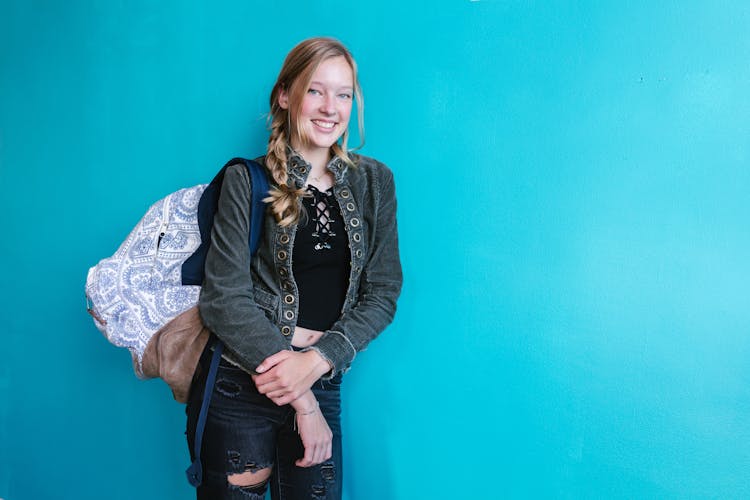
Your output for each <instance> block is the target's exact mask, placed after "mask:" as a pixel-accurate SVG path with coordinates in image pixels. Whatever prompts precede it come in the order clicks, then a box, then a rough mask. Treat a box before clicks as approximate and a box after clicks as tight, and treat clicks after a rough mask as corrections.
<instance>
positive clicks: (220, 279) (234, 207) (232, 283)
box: [199, 165, 288, 371]
mask: <svg viewBox="0 0 750 500" xmlns="http://www.w3.org/2000/svg"><path fill="white" fill-rule="evenodd" d="M250 196H251V190H250V176H249V174H248V173H247V170H246V168H245V166H244V165H233V166H231V167H229V168H228V169H227V171H226V173H225V176H224V182H223V184H222V187H221V195H220V197H219V206H218V210H217V212H216V215H215V217H214V224H213V228H212V230H211V246H210V247H209V249H208V253H207V255H206V265H205V279H204V281H203V287H202V288H201V294H200V300H199V309H200V313H201V318H202V319H203V323H204V324H205V325H206V327H207V328H208V329H209V330H211V331H212V332H214V333H215V334H216V336H217V337H219V339H220V340H221V341H222V342H224V345H225V346H226V348H227V350H228V351H229V352H230V353H231V354H232V355H233V356H234V357H235V358H236V361H237V362H239V363H240V365H241V366H242V367H243V368H244V369H245V370H248V371H254V370H255V369H256V367H257V366H258V365H259V364H260V363H261V361H263V360H264V359H265V358H267V357H268V356H270V355H272V354H275V353H277V352H279V351H283V350H285V349H288V345H287V344H286V342H285V341H284V339H283V338H282V337H281V334H280V333H279V331H278V328H276V326H275V325H274V324H273V323H272V322H271V321H269V320H268V318H267V317H266V315H265V313H264V312H263V311H262V310H261V309H260V308H259V307H258V306H257V305H256V303H255V299H254V296H253V281H252V276H251V273H250V261H251V255H250V248H249V246H248V233H249V230H250V228H249V221H250V207H251V203H250V201H251V200H250Z"/></svg>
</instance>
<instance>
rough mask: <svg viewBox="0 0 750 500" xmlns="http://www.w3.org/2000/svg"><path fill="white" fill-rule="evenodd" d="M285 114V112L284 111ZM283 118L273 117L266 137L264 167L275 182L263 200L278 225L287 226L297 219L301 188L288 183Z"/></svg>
mask: <svg viewBox="0 0 750 500" xmlns="http://www.w3.org/2000/svg"><path fill="white" fill-rule="evenodd" d="M284 114H285V113H284ZM284 122H285V118H284V117H281V116H276V117H274V119H273V121H272V122H271V136H270V137H269V139H268V150H267V153H266V168H267V169H268V171H269V172H270V174H271V177H273V180H274V181H275V182H276V186H273V187H272V188H271V190H270V191H269V196H268V197H267V198H265V199H264V200H263V201H266V202H269V203H270V204H271V211H272V212H273V214H274V216H275V217H276V222H277V223H278V224H279V225H280V226H282V227H283V226H289V225H291V224H294V223H295V222H297V220H298V219H299V213H300V210H299V203H298V201H299V199H300V197H301V196H302V195H303V193H304V190H303V189H293V188H290V187H289V185H288V180H289V175H288V174H287V157H286V144H287V138H286V133H285V132H284Z"/></svg>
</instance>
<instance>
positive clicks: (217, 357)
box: [185, 335, 224, 488]
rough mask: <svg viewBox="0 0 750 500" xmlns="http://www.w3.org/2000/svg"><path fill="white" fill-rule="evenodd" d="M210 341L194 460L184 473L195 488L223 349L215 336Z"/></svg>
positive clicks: (200, 481) (201, 480) (200, 474)
mask: <svg viewBox="0 0 750 500" xmlns="http://www.w3.org/2000/svg"><path fill="white" fill-rule="evenodd" d="M211 343H212V344H213V348H214V353H213V355H212V356H211V366H210V368H209V369H208V377H207V378H206V387H205V389H204V390H203V401H202V402H201V411H200V413H199V414H198V425H197V426H196V428H195V443H194V445H195V446H194V448H193V453H194V455H193V456H194V457H195V460H193V463H192V464H190V467H188V468H187V470H186V471H185V474H187V480H188V482H189V483H190V484H192V485H193V486H195V487H196V488H197V487H198V486H200V485H201V483H202V482H203V464H201V447H202V446H203V431H204V430H205V429H206V418H207V417H208V406H209V405H210V404H211V394H212V393H213V392H214V385H215V384H216V372H218V371H219V361H221V352H222V351H223V348H224V344H222V343H221V342H219V341H218V340H217V339H216V337H214V336H213V335H212V336H211Z"/></svg>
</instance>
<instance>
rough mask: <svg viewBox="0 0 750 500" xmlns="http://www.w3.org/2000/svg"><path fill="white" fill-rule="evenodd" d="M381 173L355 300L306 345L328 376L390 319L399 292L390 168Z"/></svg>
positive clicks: (344, 367) (347, 363)
mask: <svg viewBox="0 0 750 500" xmlns="http://www.w3.org/2000/svg"><path fill="white" fill-rule="evenodd" d="M381 172H382V174H381V175H382V176H381V178H380V179H379V190H378V195H379V202H378V203H377V204H376V206H377V214H376V216H375V221H376V222H375V228H374V231H375V232H374V239H373V249H372V252H371V254H370V258H369V260H368V261H367V263H366V264H365V266H364V269H363V270H362V277H361V281H360V286H359V296H358V298H357V302H356V304H355V305H354V307H353V308H352V309H351V310H350V311H348V312H347V313H346V314H344V315H342V316H341V317H340V318H339V320H338V321H336V323H335V324H334V325H333V326H331V328H330V329H329V330H327V331H326V332H325V334H324V335H323V336H322V337H321V338H320V339H319V340H318V342H317V343H315V345H313V346H311V347H310V349H314V350H315V351H317V352H318V353H319V354H320V355H321V356H322V357H323V358H324V359H326V360H327V361H328V362H329V363H330V364H331V366H332V367H333V369H332V370H331V373H330V377H333V376H334V375H335V374H336V373H337V372H340V371H346V370H347V369H348V368H349V366H350V365H351V362H352V361H353V360H354V356H355V355H356V353H357V352H359V351H361V350H363V349H364V348H365V347H366V346H367V344H369V343H370V341H371V340H372V339H374V338H375V337H376V336H377V335H378V334H379V333H380V332H382V331H383V330H384V329H385V327H386V326H388V325H389V324H390V323H391V321H393V316H394V314H395V313H396V300H397V299H398V296H399V295H400V293H401V283H402V273H401V260H400V258H399V250H398V230H397V224H396V189H395V186H394V182H393V174H392V173H391V171H390V170H388V169H387V168H386V167H385V166H382V170H381Z"/></svg>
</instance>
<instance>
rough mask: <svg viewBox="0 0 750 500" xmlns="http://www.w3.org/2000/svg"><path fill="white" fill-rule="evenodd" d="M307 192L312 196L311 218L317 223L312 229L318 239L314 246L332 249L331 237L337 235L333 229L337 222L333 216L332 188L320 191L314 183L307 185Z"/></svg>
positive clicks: (316, 248) (315, 238)
mask: <svg viewBox="0 0 750 500" xmlns="http://www.w3.org/2000/svg"><path fill="white" fill-rule="evenodd" d="M307 192H308V193H309V194H310V196H311V197H312V200H311V201H310V206H311V208H312V209H313V210H312V211H313V212H314V213H310V218H311V219H312V221H313V222H314V223H315V228H314V229H313V231H312V237H313V239H314V240H315V241H316V243H315V246H313V248H314V249H315V250H330V249H331V238H335V237H336V232H335V231H334V230H333V224H334V223H335V222H336V221H335V220H334V219H333V218H332V211H331V198H332V197H333V191H332V189H328V190H326V191H320V190H319V189H318V188H316V187H315V186H313V185H312V184H310V185H308V186H307Z"/></svg>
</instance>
